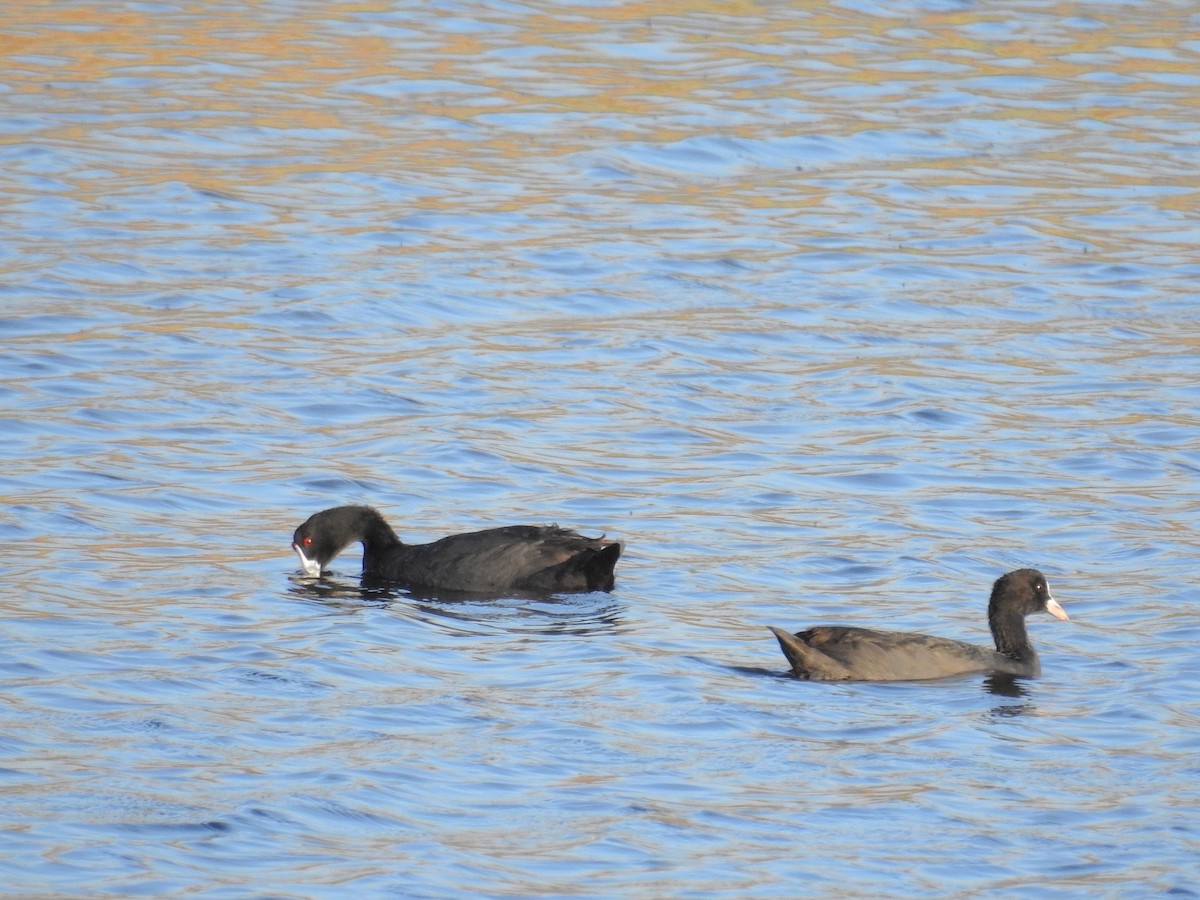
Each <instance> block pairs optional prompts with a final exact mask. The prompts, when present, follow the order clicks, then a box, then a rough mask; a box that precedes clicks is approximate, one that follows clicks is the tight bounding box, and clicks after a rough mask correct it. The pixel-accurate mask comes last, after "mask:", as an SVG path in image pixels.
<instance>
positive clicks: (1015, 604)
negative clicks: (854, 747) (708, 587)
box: [771, 569, 1067, 681]
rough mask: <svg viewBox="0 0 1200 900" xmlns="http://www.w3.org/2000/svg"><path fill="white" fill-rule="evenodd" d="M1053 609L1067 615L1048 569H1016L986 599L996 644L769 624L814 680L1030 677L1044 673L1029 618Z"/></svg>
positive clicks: (798, 669) (797, 666)
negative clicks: (1028, 626)
mask: <svg viewBox="0 0 1200 900" xmlns="http://www.w3.org/2000/svg"><path fill="white" fill-rule="evenodd" d="M1038 612H1048V613H1050V615H1052V616H1054V617H1055V618H1056V619H1062V620H1063V621H1064V622H1065V621H1067V614H1066V612H1065V611H1064V610H1063V608H1062V607H1061V606H1060V605H1059V603H1058V601H1057V600H1055V599H1054V597H1052V596H1051V595H1050V589H1049V587H1047V585H1046V576H1044V575H1043V574H1042V573H1041V572H1039V571H1038V570H1037V569H1018V570H1016V571H1015V572H1009V573H1008V574H1007V575H1002V576H1000V578H998V579H996V583H995V584H994V585H993V586H992V597H991V600H990V601H988V624H989V625H990V626H991V628H992V637H993V638H994V639H995V641H996V649H995V650H992V649H990V648H988V647H980V646H977V645H975V644H968V643H966V642H964V641H954V640H950V639H949V638H941V637H934V636H932V635H928V634H917V633H914V632H906V631H873V630H871V629H868V628H852V627H843V626H836V625H832V626H831V625H824V626H819V627H817V628H810V629H809V630H808V631H801V632H799V633H797V634H794V635H793V634H789V633H788V632H786V631H784V630H783V629H782V628H772V629H771V631H773V632H774V633H775V637H776V638H778V639H779V646H780V647H782V648H783V655H784V656H786V657H787V658H788V662H790V663H791V664H792V673H793V674H794V675H796V676H797V677H798V678H807V679H811V680H813V681H848V680H849V681H916V680H920V679H926V678H944V677H946V676H949V675H963V674H966V673H968V672H1000V673H1004V674H1007V675H1019V676H1032V675H1037V674H1039V673H1040V672H1041V670H1042V666H1041V663H1040V662H1038V655H1037V651H1036V650H1034V649H1033V645H1032V644H1030V643H1029V635H1028V634H1027V633H1026V631H1025V617H1026V616H1028V615H1032V614H1033V613H1038Z"/></svg>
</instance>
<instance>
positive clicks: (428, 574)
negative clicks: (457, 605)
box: [292, 506, 621, 594]
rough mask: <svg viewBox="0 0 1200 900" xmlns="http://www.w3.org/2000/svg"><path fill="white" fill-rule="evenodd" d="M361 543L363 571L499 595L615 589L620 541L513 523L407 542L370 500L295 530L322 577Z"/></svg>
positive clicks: (310, 570)
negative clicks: (345, 552) (343, 554)
mask: <svg viewBox="0 0 1200 900" xmlns="http://www.w3.org/2000/svg"><path fill="white" fill-rule="evenodd" d="M356 542H357V543H361V544H362V546H363V572H362V573H363V576H364V577H366V578H370V579H376V580H380V581H388V582H394V583H395V584H398V585H403V586H405V587H410V588H416V589H425V590H429V591H456V592H461V593H472V594H498V593H503V592H505V591H524V592H529V593H557V592H582V591H610V590H612V587H613V582H614V577H613V567H614V566H616V564H617V559H618V557H620V555H621V544H620V543H619V542H618V541H608V540H604V539H603V538H588V537H584V536H583V535H581V534H576V533H575V532H573V531H568V530H567V529H565V528H559V527H558V526H555V525H510V526H506V527H503V528H489V529H487V530H485V531H474V532H471V533H469V534H456V535H452V536H451V537H446V538H442V539H441V540H440V541H434V542H433V543H430V544H404V543H401V541H400V539H399V538H398V537H396V533H395V532H394V531H392V529H391V526H389V525H388V524H387V522H385V521H384V520H383V516H381V515H379V513H377V512H376V511H375V510H373V509H371V508H370V507H369V506H339V507H336V508H334V509H327V510H325V511H324V512H319V513H316V514H314V515H312V516H310V517H309V519H308V521H306V522H305V523H304V524H303V525H301V526H300V527H299V528H297V529H296V533H295V535H294V536H293V537H292V549H293V550H295V551H296V555H297V556H299V557H300V565H301V566H302V567H303V568H304V571H305V572H306V573H307V574H309V575H313V576H316V575H320V574H321V570H322V569H324V568H325V567H326V566H327V565H328V564H329V563H330V562H331V561H332V560H333V558H334V557H335V556H337V555H338V554H339V553H341V552H342V551H343V550H344V549H346V547H348V546H350V545H351V544H353V543H356Z"/></svg>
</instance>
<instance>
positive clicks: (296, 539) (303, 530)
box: [292, 519, 322, 578]
mask: <svg viewBox="0 0 1200 900" xmlns="http://www.w3.org/2000/svg"><path fill="white" fill-rule="evenodd" d="M311 526H312V519H309V520H308V521H307V522H305V523H304V524H303V525H301V526H300V527H299V528H297V529H296V533H295V534H293V535H292V549H293V550H295V551H296V555H297V556H298V557H300V568H302V569H303V570H304V574H305V575H309V576H311V577H313V578H316V577H318V576H319V575H320V574H321V565H322V564H321V558H320V551H319V550H318V549H317V546H316V544H317V537H316V536H314V535H313V531H312V527H311Z"/></svg>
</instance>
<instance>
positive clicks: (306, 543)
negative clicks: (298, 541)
mask: <svg viewBox="0 0 1200 900" xmlns="http://www.w3.org/2000/svg"><path fill="white" fill-rule="evenodd" d="M304 546H305V547H311V546H312V538H310V537H306V538H305V539H304Z"/></svg>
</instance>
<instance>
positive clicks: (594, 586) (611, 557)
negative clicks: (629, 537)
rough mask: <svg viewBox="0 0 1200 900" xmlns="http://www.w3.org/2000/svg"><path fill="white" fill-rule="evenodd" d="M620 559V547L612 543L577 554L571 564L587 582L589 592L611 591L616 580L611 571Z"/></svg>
mask: <svg viewBox="0 0 1200 900" xmlns="http://www.w3.org/2000/svg"><path fill="white" fill-rule="evenodd" d="M620 558H621V545H620V544H619V543H615V542H614V543H612V544H608V545H607V546H605V547H601V548H600V549H599V550H592V551H590V552H589V551H584V552H583V553H578V554H576V555H575V557H574V559H572V560H571V562H572V563H573V564H574V565H575V566H577V568H576V571H577V572H579V574H580V575H582V576H583V578H584V580H585V581H586V582H587V589H588V590H589V591H611V590H612V589H613V585H614V584H616V580H617V579H616V575H615V574H613V569H615V568H616V565H617V560H618V559H620Z"/></svg>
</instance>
